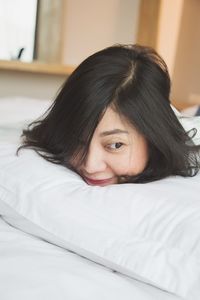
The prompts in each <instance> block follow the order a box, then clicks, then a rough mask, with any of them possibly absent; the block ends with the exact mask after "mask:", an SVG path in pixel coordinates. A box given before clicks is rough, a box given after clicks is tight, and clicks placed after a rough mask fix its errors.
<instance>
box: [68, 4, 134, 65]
mask: <svg viewBox="0 0 200 300" xmlns="http://www.w3.org/2000/svg"><path fill="white" fill-rule="evenodd" d="M139 3H140V0H84V1H83V0H68V1H67V5H66V23H65V33H64V53H63V61H64V63H66V64H71V65H77V64H79V63H80V62H81V61H82V60H83V59H85V58H86V57H88V56H89V55H91V54H92V53H94V52H96V51H98V50H100V49H102V48H105V47H108V46H110V45H113V44H115V43H125V44H127V43H133V42H135V41H136V32H137V24H138V12H139Z"/></svg>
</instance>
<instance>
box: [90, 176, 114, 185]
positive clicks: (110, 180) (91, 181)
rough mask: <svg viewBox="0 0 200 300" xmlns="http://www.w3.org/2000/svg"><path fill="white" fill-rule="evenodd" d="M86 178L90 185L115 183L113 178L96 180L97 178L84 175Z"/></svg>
mask: <svg viewBox="0 0 200 300" xmlns="http://www.w3.org/2000/svg"><path fill="white" fill-rule="evenodd" d="M84 179H85V181H86V182H87V184H89V185H99V186H104V185H108V184H112V183H113V178H108V179H101V180H96V179H91V178H88V177H85V176H84Z"/></svg>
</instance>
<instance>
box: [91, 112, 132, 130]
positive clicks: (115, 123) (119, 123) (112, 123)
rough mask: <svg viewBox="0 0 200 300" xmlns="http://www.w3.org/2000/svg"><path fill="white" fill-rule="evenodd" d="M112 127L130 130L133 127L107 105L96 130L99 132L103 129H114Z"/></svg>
mask: <svg viewBox="0 0 200 300" xmlns="http://www.w3.org/2000/svg"><path fill="white" fill-rule="evenodd" d="M114 129H121V130H129V131H130V130H131V129H133V128H132V126H131V125H129V124H128V122H127V121H126V120H125V118H123V117H122V116H120V115H119V114H118V113H117V112H115V111H114V110H113V109H112V108H110V107H108V108H107V110H106V112H105V114H104V115H103V117H102V119H101V121H100V122H99V124H98V126H97V128H96V131H97V132H98V133H100V132H103V131H105V130H114Z"/></svg>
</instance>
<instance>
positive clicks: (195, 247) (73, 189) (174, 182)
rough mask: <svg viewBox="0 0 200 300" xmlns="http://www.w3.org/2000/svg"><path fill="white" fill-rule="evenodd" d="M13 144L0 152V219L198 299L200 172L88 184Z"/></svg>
mask: <svg viewBox="0 0 200 300" xmlns="http://www.w3.org/2000/svg"><path fill="white" fill-rule="evenodd" d="M15 150H16V148H15V146H13V145H12V146H10V145H8V146H6V145H4V146H1V148H0V214H2V216H3V218H4V219H5V220H6V221H7V222H8V223H10V224H12V225H13V226H15V227H17V228H20V229H21V230H23V231H26V232H29V233H31V234H33V235H36V236H39V237H41V238H43V239H45V240H47V241H49V242H51V243H54V244H56V245H59V246H61V247H64V248H66V249H68V250H72V251H74V252H76V253H78V254H79V255H82V256H84V257H86V258H88V259H91V260H93V261H95V262H97V263H100V264H102V265H104V266H107V267H108V268H111V269H114V270H116V271H118V272H120V273H122V274H125V275H127V276H129V277H131V278H135V279H139V280H142V281H144V282H147V283H150V284H152V285H154V286H157V287H159V288H161V289H164V290H166V291H169V292H171V293H175V294H177V295H179V296H181V297H185V298H186V299H189V296H190V295H191V294H192V293H196V294H197V295H198V297H199V298H200V284H199V283H200V175H197V176H195V177H193V178H182V177H171V178H167V179H164V180H160V181H157V182H153V183H148V184H143V185H142V184H125V185H113V186H108V187H103V188H102V187H91V186H88V185H87V184H86V183H84V182H83V181H82V179H81V178H80V177H79V176H78V175H76V174H75V173H73V172H70V171H69V170H67V169H66V168H64V167H62V166H58V165H54V164H52V163H49V162H47V161H45V160H44V159H43V158H41V157H39V156H38V155H37V154H36V153H35V152H34V151H32V150H23V151H22V152H21V154H20V155H19V156H18V157H17V156H15V155H14V153H15Z"/></svg>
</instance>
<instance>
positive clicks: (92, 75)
mask: <svg viewBox="0 0 200 300" xmlns="http://www.w3.org/2000/svg"><path fill="white" fill-rule="evenodd" d="M170 86H171V83H170V77H169V73H168V70H167V66H166V64H165V62H164V61H163V59H162V58H161V57H160V56H159V55H158V54H157V53H156V51H155V50H153V49H152V48H149V47H144V46H140V45H114V46H111V47H108V48H106V49H103V50H101V51H99V52H97V53H95V54H93V55H91V56H90V57H88V58H87V59H86V60H84V61H83V62H82V63H81V64H80V65H79V66H78V67H77V68H76V69H75V71H74V72H73V73H72V74H71V75H70V76H69V77H68V79H67V80H66V82H65V83H64V85H63V86H62V87H61V89H60V91H59V93H58V95H57V97H56V99H55V101H54V102H53V104H52V105H51V107H50V108H49V110H48V111H47V113H46V114H45V115H44V116H43V118H42V119H39V120H36V121H34V122H32V123H31V124H30V125H29V127H28V128H27V129H26V130H24V131H23V135H22V136H23V144H22V146H21V147H20V148H19V149H18V150H20V149H21V148H27V147H28V148H32V149H34V150H36V151H37V152H38V153H39V154H40V155H41V156H42V157H44V158H45V159H47V160H48V161H51V162H53V163H57V164H61V165H63V166H66V167H68V168H70V169H74V168H73V166H72V164H71V161H72V160H73V159H74V158H75V157H76V158H77V157H78V160H79V163H80V164H81V163H82V162H83V161H84V159H85V158H86V156H87V153H88V149H89V145H90V142H91V139H92V136H93V134H94V131H95V129H96V127H97V125H98V123H99V121H100V120H101V118H102V116H103V114H104V113H105V111H106V109H107V108H108V107H110V106H112V107H113V108H114V109H115V110H116V111H117V112H118V113H119V114H120V115H122V116H123V117H125V118H126V120H128V122H129V123H130V124H132V125H133V126H134V127H135V128H136V129H137V130H138V131H139V132H140V133H141V134H142V135H143V136H144V137H145V139H146V141H147V143H148V149H149V160H148V163H147V166H146V168H145V169H144V170H143V171H142V172H141V173H140V174H137V175H136V176H129V177H127V176H126V175H125V176H124V177H123V178H125V179H126V180H125V181H126V182H139V183H144V182H150V181H154V180H158V179H161V178H165V177H167V176H169V175H181V176H193V175H195V174H196V173H197V172H198V170H199V168H200V162H199V161H200V160H199V152H200V146H197V145H194V143H193V142H192V139H191V137H189V134H187V133H186V132H185V130H184V128H183V127H182V125H181V124H180V122H179V121H178V119H177V117H176V115H175V113H174V112H173V110H172V108H171V106H170V99H169V96H170ZM75 171H76V170H75ZM122 175H123V174H122Z"/></svg>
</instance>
